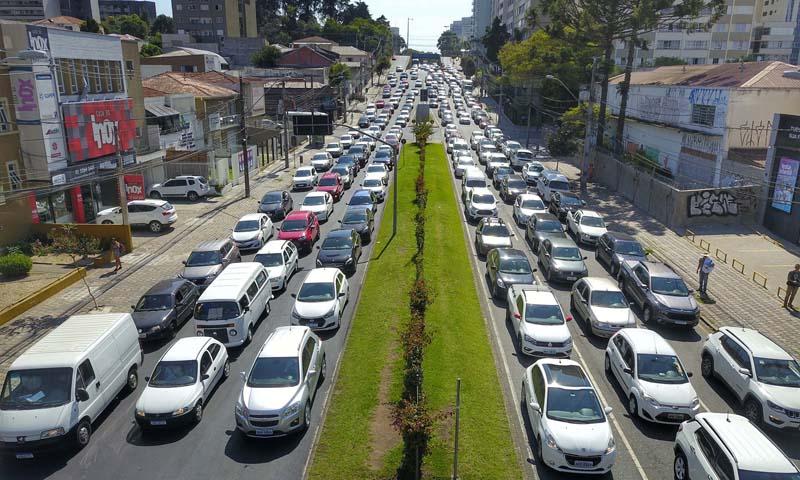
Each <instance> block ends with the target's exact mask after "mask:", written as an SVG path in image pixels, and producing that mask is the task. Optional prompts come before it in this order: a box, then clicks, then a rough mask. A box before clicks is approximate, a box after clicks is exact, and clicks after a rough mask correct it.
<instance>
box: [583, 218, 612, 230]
mask: <svg viewBox="0 0 800 480" xmlns="http://www.w3.org/2000/svg"><path fill="white" fill-rule="evenodd" d="M581 225H586V226H587V227H597V228H603V227H605V226H606V224H605V223H604V222H603V219H602V218H600V217H586V216H584V217H583V218H581Z"/></svg>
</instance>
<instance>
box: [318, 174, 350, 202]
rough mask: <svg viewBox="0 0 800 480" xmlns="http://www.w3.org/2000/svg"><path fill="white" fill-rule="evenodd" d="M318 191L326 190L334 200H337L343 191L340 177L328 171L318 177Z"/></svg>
mask: <svg viewBox="0 0 800 480" xmlns="http://www.w3.org/2000/svg"><path fill="white" fill-rule="evenodd" d="M317 191H318V192H328V193H330V194H331V197H333V201H334V202H338V201H339V199H340V198H342V194H343V193H344V185H343V184H342V177H340V176H339V174H338V173H333V172H328V173H326V174H325V175H323V176H322V177H321V178H320V179H319V183H317Z"/></svg>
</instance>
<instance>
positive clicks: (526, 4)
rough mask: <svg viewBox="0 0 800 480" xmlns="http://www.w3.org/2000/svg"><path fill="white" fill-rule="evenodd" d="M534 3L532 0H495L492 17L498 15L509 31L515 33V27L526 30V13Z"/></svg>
mask: <svg viewBox="0 0 800 480" xmlns="http://www.w3.org/2000/svg"><path fill="white" fill-rule="evenodd" d="M532 3H533V2H532V0H495V1H494V5H492V18H494V17H498V18H499V19H500V21H501V22H503V25H505V26H506V29H507V30H508V32H509V33H513V32H514V29H517V30H520V31H525V30H526V29H527V25H526V24H525V14H526V13H527V12H528V10H529V9H530V7H531V4H532Z"/></svg>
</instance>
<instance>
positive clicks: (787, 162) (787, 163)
mask: <svg viewBox="0 0 800 480" xmlns="http://www.w3.org/2000/svg"><path fill="white" fill-rule="evenodd" d="M798 170H800V162H799V161H797V160H792V159H791V158H787V157H782V158H781V161H780V163H779V164H778V174H777V175H776V176H775V191H774V192H773V193H772V208H774V209H776V210H780V211H782V212H786V213H791V211H792V202H793V200H794V189H795V187H796V186H797V173H798Z"/></svg>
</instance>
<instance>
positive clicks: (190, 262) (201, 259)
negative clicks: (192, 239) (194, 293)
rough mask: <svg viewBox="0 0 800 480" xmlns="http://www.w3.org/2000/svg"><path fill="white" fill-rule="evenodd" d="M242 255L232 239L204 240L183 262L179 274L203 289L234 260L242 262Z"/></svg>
mask: <svg viewBox="0 0 800 480" xmlns="http://www.w3.org/2000/svg"><path fill="white" fill-rule="evenodd" d="M241 261H242V255H241V253H239V249H238V248H237V247H236V244H235V243H233V240H231V239H229V238H228V239H225V240H210V241H207V242H202V243H201V244H200V245H198V246H197V247H195V249H194V250H192V253H190V254H189V258H187V259H186V260H184V262H183V265H184V267H183V270H182V271H181V273H179V274H178V276H179V277H180V278H185V279H186V280H189V281H190V282H192V283H194V284H195V285H196V286H197V287H198V288H200V289H201V290H202V289H204V288H206V287H207V286H208V285H209V284H211V282H212V281H213V280H214V279H215V278H217V275H219V273H220V272H221V271H222V270H223V269H225V267H227V266H228V265H229V264H231V263H233V262H241Z"/></svg>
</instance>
